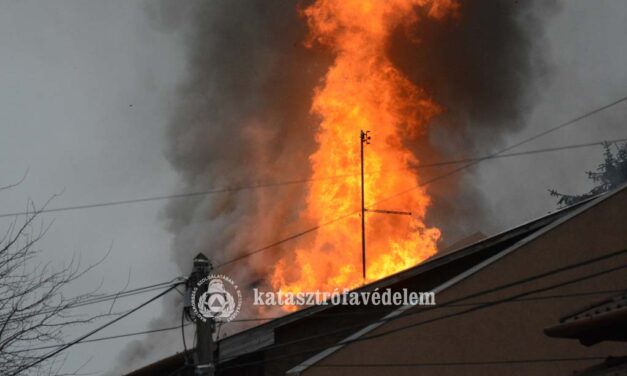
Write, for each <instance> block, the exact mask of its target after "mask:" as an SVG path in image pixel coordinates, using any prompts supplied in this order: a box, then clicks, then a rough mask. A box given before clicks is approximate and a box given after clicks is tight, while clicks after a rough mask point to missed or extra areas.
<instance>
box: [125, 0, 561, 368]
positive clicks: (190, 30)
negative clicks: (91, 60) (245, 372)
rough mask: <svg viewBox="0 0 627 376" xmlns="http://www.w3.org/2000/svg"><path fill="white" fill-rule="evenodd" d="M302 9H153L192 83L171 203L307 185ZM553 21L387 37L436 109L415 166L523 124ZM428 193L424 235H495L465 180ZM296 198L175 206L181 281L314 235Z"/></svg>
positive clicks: (500, 19)
mask: <svg viewBox="0 0 627 376" xmlns="http://www.w3.org/2000/svg"><path fill="white" fill-rule="evenodd" d="M306 5H307V3H302V2H301V3H297V2H288V3H286V2H285V1H283V0H276V1H266V0H264V1H222V2H206V1H199V2H186V3H184V5H181V4H178V3H173V2H171V1H164V2H160V3H157V2H150V3H148V5H147V12H148V13H149V14H150V15H151V16H152V17H153V20H154V22H155V24H156V26H157V27H161V28H168V29H171V30H177V29H178V30H182V32H183V33H184V34H185V41H186V45H185V47H186V49H187V53H188V55H187V56H188V58H187V62H186V64H187V67H186V68H187V77H186V79H185V80H184V82H183V83H182V84H181V85H180V87H179V89H178V99H177V103H178V104H177V106H176V108H175V110H174V111H173V114H172V117H171V120H170V125H169V127H168V130H167V136H166V137H167V138H166V139H167V144H166V155H167V158H168V160H169V161H170V162H171V163H172V166H173V167H174V168H175V169H176V170H177V171H178V172H179V175H180V176H181V185H180V188H179V191H180V192H196V191H203V190H207V189H212V188H222V187H239V186H250V185H251V184H252V185H254V184H265V183H274V182H283V181H293V180H300V179H306V178H307V177H308V176H309V174H310V170H309V161H308V156H309V155H310V154H311V153H312V152H313V151H314V150H315V147H316V145H315V142H314V135H315V131H316V126H317V124H318V122H319V121H320V119H318V118H316V116H314V115H312V114H311V113H310V111H309V108H310V106H311V101H312V96H313V93H314V89H315V88H316V86H318V85H320V84H321V83H322V78H323V77H324V74H325V72H326V69H327V68H328V67H329V65H330V64H331V63H332V57H333V56H332V54H331V52H330V51H325V50H324V48H319V47H314V48H307V47H305V43H304V42H305V41H306V39H307V28H306V22H305V21H304V19H303V18H302V17H301V16H300V15H299V13H298V11H297V8H298V7H305V6H306ZM554 12H555V4H553V3H552V2H547V1H543V2H542V3H541V5H539V4H537V2H532V1H527V2H523V3H522V4H519V3H518V2H513V1H496V2H477V1H468V2H462V3H461V8H460V10H459V13H460V16H459V17H457V18H454V19H452V20H447V21H444V22H442V21H438V20H432V19H429V18H426V17H421V19H420V21H419V22H418V23H417V24H416V25H414V27H413V28H411V29H406V28H403V29H399V30H396V31H395V32H394V33H393V36H392V38H391V39H390V43H389V56H390V57H391V58H392V60H393V61H394V63H395V64H397V66H398V67H399V68H400V69H401V71H402V72H403V73H404V74H406V75H407V77H408V78H410V79H411V80H412V81H413V82H414V83H415V84H416V85H417V86H419V87H422V88H424V89H425V90H426V91H427V93H428V94H429V96H431V97H432V98H433V99H434V101H435V102H436V103H437V104H439V105H440V106H442V107H443V108H444V112H443V114H442V115H441V116H439V117H438V118H437V119H436V121H435V122H434V123H433V124H432V125H431V126H430V127H429V129H428V130H427V132H426V133H425V134H423V135H422V136H421V137H420V138H419V139H418V141H416V142H414V144H413V145H411V147H412V150H414V151H415V153H416V155H417V156H418V157H419V159H420V160H421V161H424V162H426V163H428V162H435V161H438V160H442V159H455V158H461V157H468V156H472V155H477V154H479V155H483V154H486V153H489V152H491V151H493V150H494V149H495V148H498V147H499V146H501V145H502V144H503V143H504V141H505V138H506V136H507V135H509V134H514V133H516V132H517V131H519V130H521V129H522V128H523V127H524V125H525V123H526V120H527V116H528V114H529V112H530V109H531V108H532V107H533V105H534V104H536V103H537V101H538V97H537V94H538V91H539V89H540V88H541V87H543V85H545V84H546V83H547V80H548V76H547V73H548V71H549V67H550V64H549V62H548V61H547V58H546V57H547V54H546V51H545V47H546V46H545V44H546V42H545V39H544V38H545V36H544V27H545V22H546V21H547V19H548V18H549V17H550V16H551V15H552V14H553V13H554ZM356 136H357V135H356ZM374 137H375V139H376V130H375V134H374ZM356 142H358V139H357V137H356ZM375 142H376V140H375ZM338 152H341V151H338ZM356 168H357V166H356ZM449 168H450V167H449ZM445 172H446V169H444V170H443V169H442V168H437V169H435V168H433V169H429V170H421V171H420V173H419V175H420V176H421V177H422V178H423V179H424V181H427V180H430V179H432V178H433V177H437V176H438V175H440V174H443V173H445ZM329 184H333V181H330V182H329ZM413 184H415V182H407V185H408V186H411V185H413ZM429 192H430V194H431V195H432V196H433V198H434V202H433V206H432V209H431V211H430V212H429V217H428V218H427V219H428V220H429V222H430V223H428V224H429V225H435V226H437V227H439V228H440V229H441V230H442V233H443V240H442V244H441V247H445V246H446V245H447V243H448V244H450V243H452V242H454V241H456V240H459V239H460V238H462V237H464V236H466V235H469V234H471V233H473V232H475V231H482V232H484V233H493V232H495V231H497V230H499V228H498V227H497V225H496V224H497V223H500V222H501V221H502V220H501V219H499V218H492V217H491V216H489V215H488V213H489V207H488V206H487V205H486V203H485V201H486V200H487V199H488V197H486V195H485V194H484V193H482V192H481V191H480V189H479V187H478V186H477V185H476V184H475V182H473V177H472V174H470V173H468V172H466V173H464V174H459V175H457V176H453V177H450V178H447V179H443V180H441V181H439V182H438V183H437V184H433V185H432V186H429ZM305 193H306V185H304V184H290V185H285V186H278V187H268V188H260V189H252V190H248V189H246V190H241V191H235V192H232V193H223V194H219V195H208V196H199V197H194V198H189V199H174V200H172V201H171V202H170V203H169V204H168V206H167V211H166V213H165V219H166V221H167V223H168V230H169V231H171V232H172V234H173V235H174V241H173V244H172V259H173V261H174V262H176V263H177V265H178V266H179V268H180V269H181V271H183V272H184V273H187V272H189V269H190V264H191V263H190V260H191V259H192V258H193V257H194V255H195V254H197V253H198V252H200V251H202V252H204V253H205V254H206V255H208V256H209V258H210V259H211V260H212V261H213V262H214V264H221V263H223V262H225V261H228V260H231V259H233V258H235V257H237V256H240V255H242V254H245V253H247V252H250V251H253V250H255V249H256V248H258V247H260V246H263V245H266V244H272V243H274V242H275V241H277V240H280V239H283V238H285V237H287V236H290V235H291V234H294V233H298V232H299V231H302V230H306V229H308V228H310V227H311V226H312V225H315V224H312V223H304V222H303V221H302V220H301V218H299V217H298V213H299V211H300V210H302V208H303V206H304V197H305ZM394 193H396V192H390V194H394ZM407 209H408V210H411V208H407ZM501 229H502V228H501ZM304 236H308V235H304ZM296 241H297V240H296ZM290 249H293V244H290V243H289V242H288V243H285V244H281V245H279V246H276V247H273V248H270V249H268V250H266V251H264V252H262V253H260V254H257V255H255V256H253V257H249V258H245V259H242V260H241V261H238V262H237V263H234V264H230V265H229V266H228V267H226V268H223V269H220V271H221V272H224V273H227V274H229V275H230V276H232V277H233V278H234V279H236V280H237V281H238V282H239V283H240V284H241V285H242V286H244V288H245V289H246V287H248V286H251V285H253V284H263V282H264V277H267V276H268V275H269V273H270V271H271V270H272V267H273V265H274V263H275V261H276V259H277V258H278V257H279V256H280V255H281V253H282V252H286V251H289V250H290ZM173 299H175V300H176V299H178V298H176V297H174V298H173ZM179 306H180V304H177V303H176V302H174V303H173V302H168V303H167V304H166V307H179ZM244 307H246V304H245V305H244ZM179 311H180V310H179V309H172V310H171V311H169V310H167V309H166V311H165V315H166V317H165V318H164V319H163V320H159V322H158V324H159V325H164V324H166V323H167V322H174V321H175V320H176V317H178V315H180V312H179ZM244 315H247V316H254V315H255V312H253V311H246V312H244ZM231 325H232V324H231ZM229 330H230V331H231V332H232V331H234V330H236V329H235V328H233V327H230V328H225V331H227V332H228V331H229ZM159 338H163V337H162V336H161V335H159V336H154V338H153V339H151V340H149V341H147V342H145V343H144V344H136V345H135V346H133V347H132V348H130V349H128V350H126V351H124V352H123V353H122V358H123V359H124V361H125V362H131V364H140V363H141V355H143V354H145V353H150V352H152V351H153V349H155V348H159V347H164V346H166V344H165V343H166V342H165V341H160V340H159ZM138 359H140V361H139V362H138Z"/></svg>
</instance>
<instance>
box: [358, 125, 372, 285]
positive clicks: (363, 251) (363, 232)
mask: <svg viewBox="0 0 627 376" xmlns="http://www.w3.org/2000/svg"><path fill="white" fill-rule="evenodd" d="M368 133H370V131H363V130H362V131H361V133H360V139H361V143H360V146H361V147H360V157H361V275H362V278H363V281H364V284H365V283H366V207H365V205H364V144H370V136H369V135H368Z"/></svg>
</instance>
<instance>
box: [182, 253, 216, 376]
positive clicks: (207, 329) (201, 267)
mask: <svg viewBox="0 0 627 376" xmlns="http://www.w3.org/2000/svg"><path fill="white" fill-rule="evenodd" d="M211 272H213V266H212V265H211V263H210V262H209V259H208V258H207V256H205V255H203V254H202V253H199V254H198V255H197V256H196V257H195V258H194V267H193V269H192V274H191V275H190V276H189V279H188V283H187V289H188V292H189V291H191V290H192V289H194V288H195V287H199V286H198V282H199V281H200V280H202V279H203V278H205V277H207V276H208V275H209V274H210V273H211ZM202 288H203V290H200V287H199V290H198V291H197V293H196V296H200V295H202V294H203V293H204V292H205V291H206V289H207V284H203V285H202ZM191 304H196V302H191ZM195 324H196V339H197V343H196V354H195V362H194V363H195V372H194V373H195V375H197V376H214V375H215V364H214V359H213V350H214V343H213V330H214V327H215V322H214V319H213V317H208V318H206V320H202V319H201V318H200V317H195Z"/></svg>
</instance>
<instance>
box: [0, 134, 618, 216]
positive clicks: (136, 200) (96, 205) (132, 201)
mask: <svg viewBox="0 0 627 376" xmlns="http://www.w3.org/2000/svg"><path fill="white" fill-rule="evenodd" d="M619 142H627V138H617V139H609V140H603V141H595V142H587V143H582V144H572V145H564V146H557V147H552V148H543V149H536V150H528V151H523V152H516V153H506V154H500V155H488V156H480V157H472V158H462V159H453V160H446V161H440V162H433V163H422V164H418V165H416V166H412V167H407V168H401V169H390V170H387V169H384V170H377V171H369V172H366V173H364V175H373V174H384V173H389V172H396V171H403V170H420V169H424V168H433V167H443V166H450V165H456V164H461V163H468V162H481V161H484V160H488V159H498V158H511V157H518V156H525V155H533V154H542V153H548V152H555V151H561V150H570V149H580V148H586V147H591V146H598V145H603V144H604V143H611V144H615V143H619ZM358 175H359V173H354V174H344V175H336V176H329V177H324V178H317V179H296V180H286V181H279V182H271V183H263V184H250V185H244V186H238V187H225V188H217V189H211V190H203V191H198V192H187V193H180V194H172V195H160V196H150V197H139V198H133V199H127V200H117V201H105V202H97V203H92V204H84V205H71V206H63V207H58V208H49V209H46V208H44V209H42V210H39V211H35V212H32V211H30V212H28V211H21V212H13V213H4V214H0V218H6V217H15V216H20V215H29V214H45V213H56V212H66V211H74V210H83V209H94V208H102V207H108V206H120V205H129V204H137V203H142V202H151V201H162V200H169V199H179V198H191V197H199V196H209V195H214V194H220V193H233V192H239V191H246V190H255V189H263V188H271V187H280V186H287V185H297V184H306V183H311V182H315V181H326V180H338V179H346V178H350V177H354V176H358Z"/></svg>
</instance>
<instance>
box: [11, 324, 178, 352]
mask: <svg viewBox="0 0 627 376" xmlns="http://www.w3.org/2000/svg"><path fill="white" fill-rule="evenodd" d="M189 325H190V324H189V323H188V324H185V326H189ZM179 329H181V326H180V325H177V326H170V327H167V328H159V329H151V330H143V331H141V332H132V333H124V334H117V335H112V336H106V337H98V338H92V339H86V340H84V341H81V342H79V343H77V345H79V344H83V343H92V342H101V341H109V340H112V339H118V338H126V337H134V336H139V335H142V334H150V333H160V332H167V331H170V330H179ZM67 344H68V343H60V344H57V345H47V346H40V347H31V348H28V349H20V350H15V351H11V353H20V352H31V351H39V350H48V349H56V348H58V347H62V346H65V345H67Z"/></svg>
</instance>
